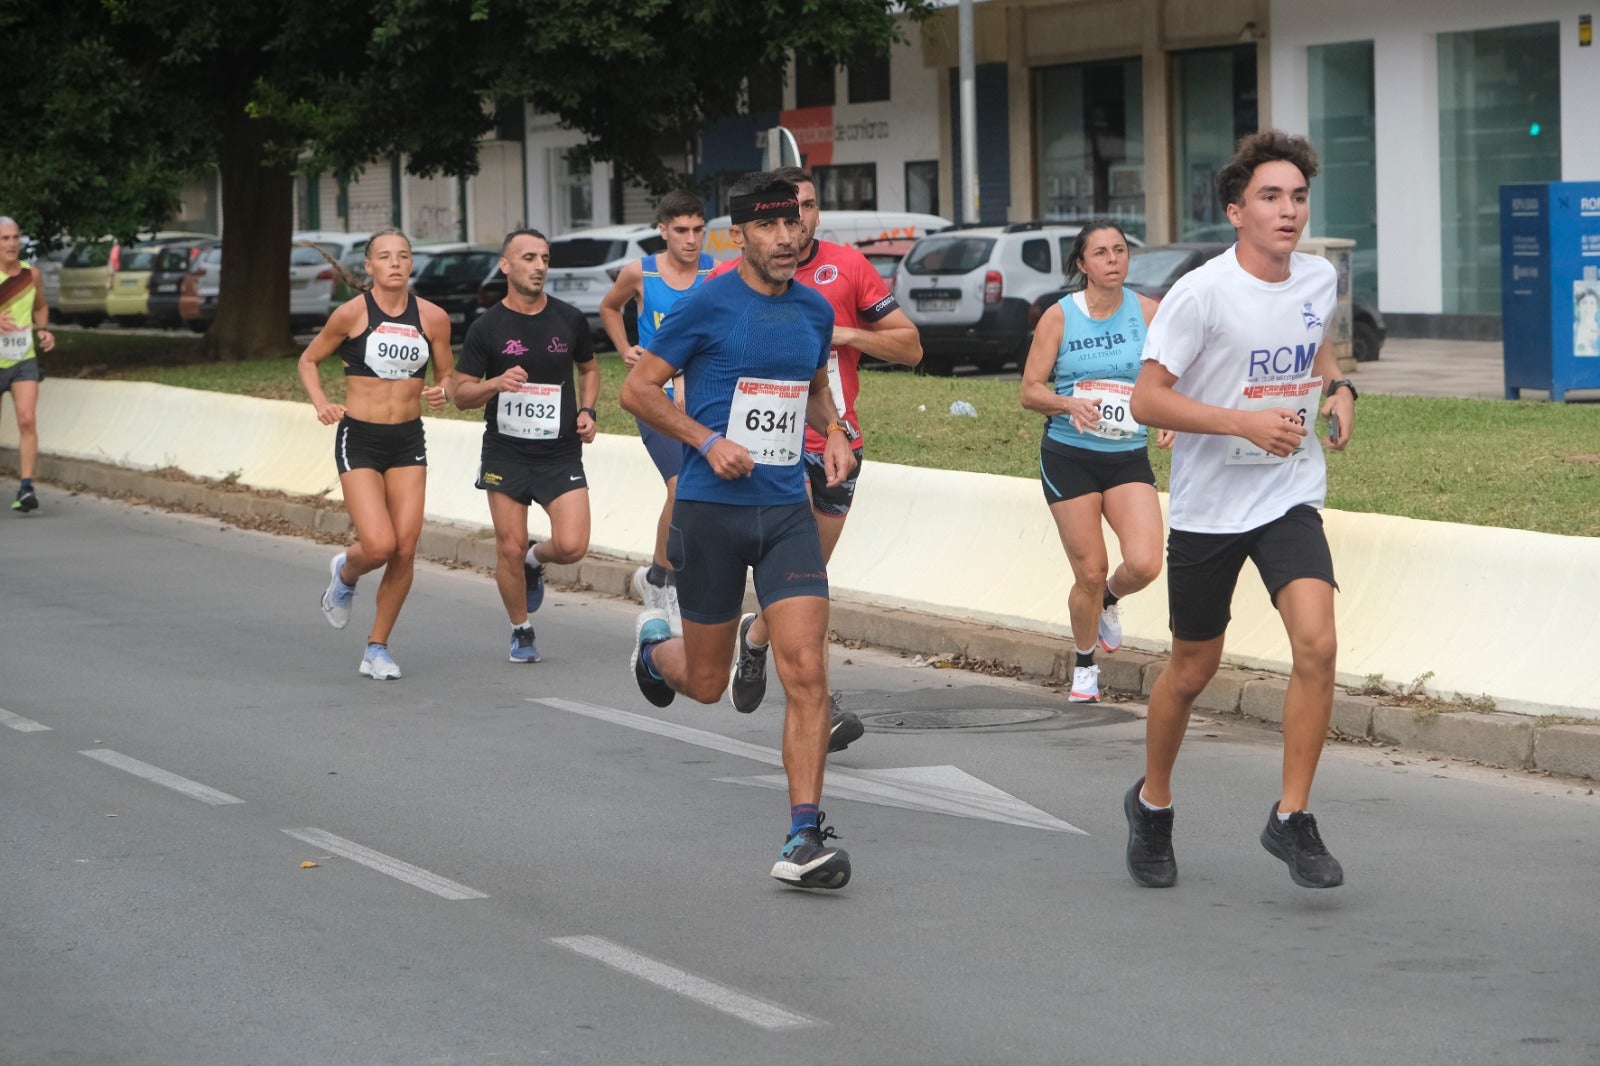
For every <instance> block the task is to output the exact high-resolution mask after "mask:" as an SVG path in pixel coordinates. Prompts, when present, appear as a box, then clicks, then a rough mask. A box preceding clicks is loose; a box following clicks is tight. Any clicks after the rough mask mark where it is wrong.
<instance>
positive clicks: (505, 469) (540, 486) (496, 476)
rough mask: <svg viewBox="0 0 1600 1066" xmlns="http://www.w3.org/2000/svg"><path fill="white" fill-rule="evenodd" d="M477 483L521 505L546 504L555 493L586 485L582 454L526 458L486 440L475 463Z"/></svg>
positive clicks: (541, 505)
mask: <svg viewBox="0 0 1600 1066" xmlns="http://www.w3.org/2000/svg"><path fill="white" fill-rule="evenodd" d="M477 486H478V488H480V489H484V490H485V491H487V492H498V493H500V494H502V495H505V496H510V497H511V498H512V499H513V500H516V501H517V502H518V503H520V504H522V506H524V507H527V506H528V505H529V504H534V503H537V504H538V505H539V506H540V507H549V506H550V504H551V503H552V502H554V500H555V499H556V497H557V496H564V495H566V494H567V493H569V492H571V491H572V490H573V489H586V488H588V487H589V482H588V479H587V478H585V477H584V473H583V456H582V454H581V453H579V454H575V455H571V456H551V457H549V458H543V459H529V458H528V457H527V456H524V455H519V454H518V453H517V452H515V451H513V450H511V449H510V448H502V447H498V446H496V445H495V444H493V443H491V442H489V441H485V442H484V445H483V459H482V461H481V462H479V464H478V480H477Z"/></svg>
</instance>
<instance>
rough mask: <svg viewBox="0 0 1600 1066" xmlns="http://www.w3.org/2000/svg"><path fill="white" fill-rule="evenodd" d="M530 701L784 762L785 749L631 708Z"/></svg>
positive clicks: (773, 762) (763, 760)
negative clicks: (620, 709)
mask: <svg viewBox="0 0 1600 1066" xmlns="http://www.w3.org/2000/svg"><path fill="white" fill-rule="evenodd" d="M528 702H529V703H542V704H544V705H545V706H546V707H554V708H555V709H556V710H558V711H570V712H572V713H573V714H581V715H584V716H586V717H589V718H598V719H600V720H601V721H602V722H610V723H611V724H612V725H625V726H627V727H628V728H629V729H637V730H639V731H640V732H643V733H654V734H656V735H657V736H662V737H671V738H672V739H673V740H681V741H684V742H686V743H689V744H695V745H698V746H699V747H702V748H710V749H711V750H712V751H720V752H723V753H725V754H728V755H738V756H740V757H742V758H745V759H754V760H755V761H756V762H761V763H766V764H767V765H768V766H782V765H783V754H782V753H781V752H777V751H774V750H773V749H771V748H763V747H760V746H758V745H755V744H746V743H745V742H744V741H742V740H734V739H733V738H732V737H725V736H723V735H722V734H721V733H708V732H706V731H705V730H704V729H695V728H694V727H692V726H686V725H678V724H677V723H676V722H663V721H662V720H661V719H659V718H651V717H649V716H647V715H643V714H634V713H632V712H631V711H619V710H616V709H615V708H612V707H597V706H595V705H594V704H592V703H578V702H576V701H574V700H563V699H555V698H541V697H533V696H530V697H529V698H528Z"/></svg>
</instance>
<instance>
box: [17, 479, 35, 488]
mask: <svg viewBox="0 0 1600 1066" xmlns="http://www.w3.org/2000/svg"><path fill="white" fill-rule="evenodd" d="M17 488H19V489H31V488H33V478H31V477H25V478H23V479H22V484H20V485H18V486H17Z"/></svg>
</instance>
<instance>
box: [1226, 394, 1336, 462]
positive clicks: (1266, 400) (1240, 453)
mask: <svg viewBox="0 0 1600 1066" xmlns="http://www.w3.org/2000/svg"><path fill="white" fill-rule="evenodd" d="M1321 395H1322V379H1321V378H1312V379H1311V380H1309V381H1285V382H1281V383H1278V384H1273V385H1246V386H1245V387H1244V397H1243V398H1242V399H1241V400H1240V401H1239V410H1241V411H1265V410H1267V409H1268V408H1270V407H1287V408H1288V409H1289V410H1291V411H1293V412H1294V413H1295V416H1296V417H1297V418H1299V419H1300V424H1301V425H1302V426H1309V427H1314V426H1315V425H1316V419H1317V399H1318V398H1319V397H1320V396H1321ZM1310 439H1311V436H1310V434H1307V435H1306V436H1304V437H1301V438H1300V443H1299V444H1297V445H1296V446H1295V449H1294V451H1292V452H1290V453H1289V454H1288V455H1284V456H1277V455H1273V454H1272V453H1271V452H1268V451H1263V450H1262V449H1260V448H1257V447H1256V446H1255V445H1254V444H1251V443H1250V442H1249V441H1248V440H1246V439H1245V438H1244V437H1233V438H1231V439H1230V441H1229V443H1228V458H1227V460H1226V462H1227V465H1229V466H1252V465H1261V464H1267V463H1293V462H1298V461H1300V460H1301V459H1304V458H1305V457H1306V445H1307V442H1309V441H1310Z"/></svg>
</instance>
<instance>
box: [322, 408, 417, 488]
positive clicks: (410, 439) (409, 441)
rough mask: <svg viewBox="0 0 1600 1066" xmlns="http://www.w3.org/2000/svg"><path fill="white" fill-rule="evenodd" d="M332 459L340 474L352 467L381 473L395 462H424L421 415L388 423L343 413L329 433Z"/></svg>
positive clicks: (403, 463)
mask: <svg viewBox="0 0 1600 1066" xmlns="http://www.w3.org/2000/svg"><path fill="white" fill-rule="evenodd" d="M333 461H334V465H336V466H337V467H338V468H339V473H341V474H348V473H349V472H350V471H352V470H376V471H377V472H378V473H380V474H381V473H383V472H384V471H385V470H390V469H393V468H394V467H397V466H427V465H428V442H427V438H425V437H424V436H423V433H422V419H420V418H413V419H412V420H411V421H409V422H396V423H394V424H393V425H389V424H386V423H383V422H362V421H359V420H358V419H354V418H351V417H350V416H349V415H345V416H344V417H343V418H341V419H340V420H339V429H338V432H336V433H335V434H334V437H333Z"/></svg>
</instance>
